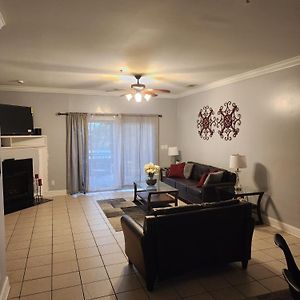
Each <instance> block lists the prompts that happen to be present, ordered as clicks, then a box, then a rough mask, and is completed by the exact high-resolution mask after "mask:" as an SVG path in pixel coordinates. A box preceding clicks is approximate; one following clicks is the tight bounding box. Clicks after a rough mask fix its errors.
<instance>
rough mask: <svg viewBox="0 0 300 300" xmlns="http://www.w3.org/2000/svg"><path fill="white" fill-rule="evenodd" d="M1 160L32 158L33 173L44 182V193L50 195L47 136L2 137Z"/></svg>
mask: <svg viewBox="0 0 300 300" xmlns="http://www.w3.org/2000/svg"><path fill="white" fill-rule="evenodd" d="M0 139H1V158H2V160H5V159H11V158H14V159H26V158H32V160H33V170H34V171H33V172H34V174H39V177H40V178H42V180H43V187H42V192H43V194H47V193H48V190H49V188H48V147H47V136H45V135H12V136H1V137H0ZM34 174H33V175H34Z"/></svg>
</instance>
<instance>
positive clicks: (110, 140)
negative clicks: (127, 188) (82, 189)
mask: <svg viewBox="0 0 300 300" xmlns="http://www.w3.org/2000/svg"><path fill="white" fill-rule="evenodd" d="M118 130H119V128H118V122H117V120H116V119H115V118H113V117H97V116H95V117H92V118H91V119H90V120H89V122H88V153H89V157H88V162H89V188H88V190H89V192H94V191H100V190H107V189H115V188H118V187H119V184H120V182H119V176H117V174H118V173H119V167H118V165H119V153H118V151H119V149H118V146H119V145H118V142H119V137H118Z"/></svg>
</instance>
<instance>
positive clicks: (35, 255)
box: [5, 191, 300, 300]
mask: <svg viewBox="0 0 300 300" xmlns="http://www.w3.org/2000/svg"><path fill="white" fill-rule="evenodd" d="M132 196H133V195H132V192H129V191H121V192H120V191H118V192H103V193H98V194H92V195H85V196H78V197H71V196H58V197H55V198H54V200H53V201H52V202H48V203H45V204H42V205H38V206H35V207H31V208H28V209H24V210H21V211H18V212H15V213H12V214H9V215H6V216H5V223H6V246H7V270H8V276H9V281H10V284H11V290H10V294H9V299H24V300H25V299H27V300H49V299H53V300H58V299H71V300H82V299H86V300H88V299H101V300H113V299H120V300H124V299H130V300H135V299H138V300H143V299H163V300H168V299H190V300H192V299H202V300H209V299H222V300H226V299H230V300H235V299H246V298H247V299H248V298H251V299H256V297H257V296H259V295H262V294H268V293H270V292H274V291H280V290H286V289H287V284H286V283H285V281H284V280H283V278H282V276H281V270H282V268H284V267H285V260H284V257H283V254H282V252H281V250H280V249H278V248H277V247H276V246H275V245H274V242H273V236H274V233H275V232H278V230H276V229H274V228H272V227H270V226H257V227H256V228H255V233H254V237H253V249H252V250H253V251H252V259H251V261H250V262H249V266H248V269H247V270H242V268H241V264H240V263H233V264H229V265H227V266H226V267H220V268H217V269H216V268H210V269H206V270H202V271H200V272H199V273H197V274H189V275H186V276H182V277H176V278H172V279H169V280H166V281H163V282H159V283H157V284H156V286H155V289H154V291H153V292H151V293H149V292H148V291H147V290H146V288H145V284H144V281H143V279H142V278H141V277H140V276H139V274H138V273H137V272H136V271H135V269H134V268H133V267H130V266H128V263H127V259H126V256H125V254H124V238H123V233H122V232H115V231H114V229H113V228H112V227H111V225H110V223H109V221H108V220H107V219H106V217H105V215H104V214H103V213H102V211H101V209H100V207H99V205H98V204H97V202H96V200H100V199H111V198H125V199H127V200H131V199H132ZM283 235H284V237H285V238H286V240H287V242H288V243H289V245H290V247H291V250H292V252H293V254H294V255H295V256H296V260H297V263H298V264H300V239H299V238H297V237H294V236H292V235H289V234H285V233H283ZM178 256H180V253H178Z"/></svg>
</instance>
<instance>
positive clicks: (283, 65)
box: [177, 55, 300, 98]
mask: <svg viewBox="0 0 300 300" xmlns="http://www.w3.org/2000/svg"><path fill="white" fill-rule="evenodd" d="M298 65H300V55H299V56H295V57H292V58H289V59H285V60H282V61H279V62H277V63H274V64H270V65H267V66H264V67H261V68H257V69H254V70H251V71H248V72H245V73H241V74H237V75H233V76H230V77H227V78H224V79H221V80H217V81H214V82H211V83H209V84H206V85H203V86H201V87H199V88H195V89H192V90H189V91H186V92H183V93H181V94H180V95H178V96H177V98H182V97H186V96H190V95H194V94H197V93H201V92H205V91H208V90H211V89H215V88H218V87H221V86H225V85H228V84H232V83H235V82H239V81H243V80H246V79H251V78H255V77H258V76H262V75H266V74H270V73H273V72H277V71H280V70H284V69H288V68H292V67H295V66H298Z"/></svg>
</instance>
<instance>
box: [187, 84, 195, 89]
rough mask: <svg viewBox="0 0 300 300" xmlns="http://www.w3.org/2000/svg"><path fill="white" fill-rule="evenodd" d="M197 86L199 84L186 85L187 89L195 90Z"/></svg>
mask: <svg viewBox="0 0 300 300" xmlns="http://www.w3.org/2000/svg"><path fill="white" fill-rule="evenodd" d="M196 86H197V84H187V85H186V87H187V88H194V87H196Z"/></svg>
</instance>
